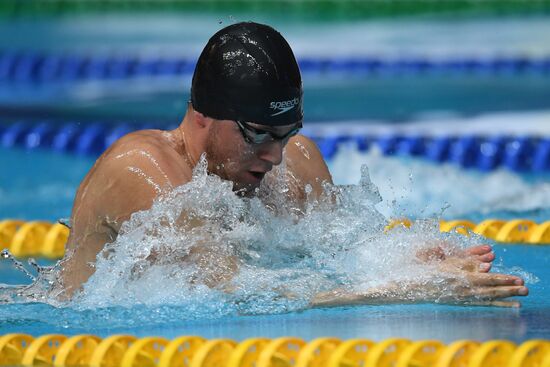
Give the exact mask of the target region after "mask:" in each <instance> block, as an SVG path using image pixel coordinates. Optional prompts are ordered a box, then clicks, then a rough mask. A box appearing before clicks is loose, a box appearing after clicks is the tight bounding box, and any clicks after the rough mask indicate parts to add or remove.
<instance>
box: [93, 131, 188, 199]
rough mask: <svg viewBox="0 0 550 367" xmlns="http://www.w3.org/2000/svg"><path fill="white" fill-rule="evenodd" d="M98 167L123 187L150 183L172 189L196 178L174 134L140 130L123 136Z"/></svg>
mask: <svg viewBox="0 0 550 367" xmlns="http://www.w3.org/2000/svg"><path fill="white" fill-rule="evenodd" d="M96 166H97V168H96V170H99V171H100V172H101V176H104V177H109V180H110V181H111V182H112V183H116V182H118V183H119V186H120V187H124V186H128V185H129V184H136V183H137V184H139V182H135V181H146V182H147V183H148V185H147V186H151V187H155V188H161V189H162V190H165V189H167V190H169V189H172V188H174V187H176V186H180V185H182V184H184V183H186V182H187V181H189V180H190V178H191V176H192V170H191V168H190V167H189V165H188V164H187V163H186V161H185V160H184V159H183V157H182V154H181V152H179V151H178V146H177V142H176V140H175V138H174V136H173V133H172V132H170V131H163V130H140V131H136V132H132V133H130V134H127V135H125V136H123V137H121V138H120V139H118V140H117V141H116V142H115V143H113V145H112V146H111V147H109V149H108V150H107V151H105V153H103V155H102V156H101V157H100V158H99V159H98V161H97V162H96ZM155 190H156V191H158V190H157V189H155Z"/></svg>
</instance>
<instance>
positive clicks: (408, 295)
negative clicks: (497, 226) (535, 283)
mask: <svg viewBox="0 0 550 367" xmlns="http://www.w3.org/2000/svg"><path fill="white" fill-rule="evenodd" d="M516 280H517V278H516V277H513V276H509V275H504V274H492V273H477V274H476V275H475V276H474V277H472V278H471V279H469V282H470V285H468V286H455V285H449V289H441V288H440V287H433V286H430V285H426V284H425V283H415V282H408V283H405V282H401V283H391V284H388V285H385V286H381V287H376V288H373V289H369V290H367V291H364V292H360V293H359V292H353V291H349V290H345V289H334V290H331V291H328V292H323V293H319V294H317V295H316V296H315V297H313V299H312V300H311V301H310V307H312V308H325V307H339V306H353V305H383V304H407V303H422V302H436V303H441V304H463V305H473V306H498V307H519V306H520V304H519V302H517V301H511V300H505V299H506V298H508V297H515V296H526V295H527V294H528V290H527V288H526V287H524V286H523V285H516V284H517V283H516Z"/></svg>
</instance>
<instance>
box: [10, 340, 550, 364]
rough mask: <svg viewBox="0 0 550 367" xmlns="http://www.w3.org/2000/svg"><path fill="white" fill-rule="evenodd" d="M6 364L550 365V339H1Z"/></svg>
mask: <svg viewBox="0 0 550 367" xmlns="http://www.w3.org/2000/svg"><path fill="white" fill-rule="evenodd" d="M0 366H28V367H30V366H54V367H65V366H71V367H84V366H90V367H119V366H120V367H176V366H185V367H291V366H292V367H382V366H395V367H410V366H419V367H420V366H425V367H450V366H464V367H482V366H487V367H493V366H494V367H497V366H498V367H535V366H536V367H550V340H543V339H534V340H528V341H525V342H523V343H522V344H520V345H517V344H515V343H513V342H511V341H508V340H490V341H487V342H484V343H480V342H478V341H474V340H458V341H455V342H453V343H451V344H448V345H446V344H444V343H443V342H441V341H438V340H419V341H412V340H409V339H404V338H390V339H386V340H382V341H379V342H374V341H372V340H369V339H351V340H340V339H338V338H333V337H322V338H317V339H314V340H311V341H309V342H306V341H304V340H303V339H300V338H295V337H280V338H276V339H267V338H250V339H246V340H243V341H241V342H236V341H235V340H232V339H211V340H208V339H204V338H202V337H199V336H181V337H178V338H175V339H173V340H169V339H166V338H163V337H154V336H149V337H143V338H139V339H138V338H136V337H134V336H130V335H112V336H109V337H106V338H104V339H102V338H99V337H97V336H95V335H88V334H84V335H75V336H71V337H69V336H65V335H60V334H47V335H42V336H39V337H36V338H35V337H33V336H30V335H27V334H7V335H3V336H0Z"/></svg>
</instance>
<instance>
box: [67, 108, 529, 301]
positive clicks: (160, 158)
mask: <svg viewBox="0 0 550 367" xmlns="http://www.w3.org/2000/svg"><path fill="white" fill-rule="evenodd" d="M257 126H258V127H261V124H260V125H257ZM294 126H295V125H294V124H290V125H287V126H281V127H276V128H273V127H264V128H265V129H266V130H270V131H272V132H274V133H275V134H276V135H279V136H281V135H283V134H285V133H286V132H287V131H290V130H292V128H293V127H294ZM283 149H284V155H283ZM203 153H206V157H207V160H208V171H209V172H211V173H214V174H217V175H219V176H220V177H222V178H224V179H226V180H229V181H232V182H233V183H234V190H235V191H236V192H237V193H238V194H240V195H246V196H251V195H254V190H255V189H256V188H257V187H259V185H260V183H261V182H262V180H263V179H264V176H265V175H266V174H267V173H268V172H270V171H271V170H272V168H273V167H274V166H277V165H279V164H281V163H282V162H283V160H284V162H285V164H286V167H287V171H286V172H287V176H286V179H287V180H288V182H289V187H290V191H289V192H288V200H289V201H290V202H291V203H290V205H296V206H300V205H302V204H303V202H304V200H305V197H306V194H305V191H304V187H305V186H306V185H308V184H309V185H310V186H311V188H312V193H311V194H310V195H314V196H315V195H320V194H321V193H322V183H323V182H325V181H326V182H332V179H331V176H330V173H329V171H328V168H327V165H326V163H325V161H324V160H323V157H322V155H321V154H320V152H319V149H318V148H317V147H316V146H315V144H314V143H313V142H312V141H310V140H309V139H307V138H306V137H304V136H301V135H297V136H294V137H292V138H290V140H288V141H269V142H265V143H262V144H258V145H252V144H249V143H247V142H246V141H245V140H244V138H243V136H242V134H241V132H240V130H239V128H238V126H237V124H236V123H235V122H234V121H230V120H215V119H211V118H209V117H207V116H204V115H202V114H201V113H199V112H197V111H194V110H193V108H192V107H191V106H190V107H189V109H188V111H187V113H186V116H185V118H184V120H183V121H182V123H181V125H180V126H179V127H178V128H177V129H175V130H172V131H161V130H143V131H138V132H134V133H131V134H128V135H126V136H124V137H122V138H121V139H119V140H118V141H117V142H115V143H114V144H113V145H112V146H111V147H110V148H109V149H108V150H107V151H106V152H105V153H104V154H103V155H102V156H101V157H100V158H99V159H98V160H97V161H96V163H95V164H94V166H93V167H92V169H91V170H90V172H88V174H87V175H86V177H85V178H84V180H83V181H82V183H81V184H80V187H79V188H78V191H77V194H76V197H75V200H74V204H73V211H72V216H71V224H72V229H71V234H70V237H69V241H68V244H67V255H66V256H65V258H64V259H63V262H62V271H61V274H60V281H61V289H62V290H61V297H70V296H71V295H72V294H73V293H74V292H75V291H76V290H78V289H79V288H80V287H81V285H82V284H83V283H84V282H86V281H87V280H88V278H89V277H90V276H91V275H92V274H93V272H94V268H93V264H94V263H95V260H96V256H97V255H98V253H99V252H100V251H101V250H102V249H103V246H104V245H105V244H106V243H110V242H113V241H114V240H115V239H116V237H117V235H118V232H119V230H120V227H121V225H122V223H123V222H124V221H126V220H128V219H129V218H130V215H131V214H132V213H135V212H137V211H141V210H146V209H149V208H150V207H151V205H152V203H153V201H154V199H155V198H157V197H158V196H159V195H162V194H163V193H165V192H169V191H171V190H172V189H174V188H175V187H177V186H180V185H183V184H185V183H187V182H189V181H190V180H191V177H192V170H193V167H194V166H195V165H196V164H197V162H198V160H199V157H200V156H201V155H202V154H203ZM292 202H293V203H292ZM192 255H194V256H190V258H189V259H187V261H197V262H199V263H201V262H204V263H205V264H206V263H209V262H210V261H209V260H208V258H209V257H212V256H215V254H213V253H211V252H209V251H208V246H207V244H203V246H202V247H201V248H200V249H197V251H196V253H195V254H192ZM418 259H419V260H420V261H427V262H430V261H432V262H433V261H436V262H438V263H439V264H440V266H441V268H442V270H444V271H446V272H448V273H449V274H451V279H449V282H451V283H452V282H453V279H455V278H457V279H458V278H460V279H463V278H466V279H467V280H468V282H469V286H468V287H465V288H460V289H458V288H457V295H456V298H454V299H452V300H450V301H456V302H462V301H470V302H473V301H476V302H482V303H487V302H488V303H490V304H493V305H498V306H515V305H516V304H517V303H515V302H507V301H498V300H499V299H501V298H506V297H510V296H518V295H526V294H527V288H525V287H524V286H523V280H521V279H520V278H518V277H515V276H508V275H502V274H493V273H488V271H489V269H490V266H491V262H492V261H493V260H494V254H493V253H492V250H491V248H490V246H487V245H481V246H477V247H473V248H470V249H468V250H466V251H464V252H462V253H460V254H454V255H452V256H449V255H445V253H444V251H442V250H441V249H440V248H439V247H437V246H436V247H434V249H433V250H429V251H427V252H424V253H419V254H418ZM216 260H217V262H218V264H219V263H220V259H216ZM221 260H222V261H226V262H227V265H226V266H221V268H223V269H225V273H224V274H212V276H211V277H209V278H208V279H206V280H205V282H206V284H207V285H211V286H215V285H216V284H218V283H220V282H224V281H226V280H228V279H230V278H231V274H232V273H234V272H236V271H238V269H237V267H236V265H235V262H234V261H233V259H230V258H228V259H221ZM214 271H215V270H214ZM453 276H454V277H455V278H453ZM428 293H429V292H428ZM431 293H433V294H435V295H437V290H431ZM432 298H435V296H433V297H432ZM398 299H399V294H398V292H397V288H394V289H392V288H391V285H390V286H389V288H387V289H385V290H378V291H377V290H373V291H372V292H369V294H363V295H359V294H344V293H341V292H340V293H339V290H335V291H334V292H333V293H330V292H329V293H327V294H323V295H319V296H318V297H317V298H315V299H314V300H312V306H314V307H315V306H334V305H342V304H356V303H363V304H364V303H377V302H391V301H396V300H398ZM426 300H431V299H426Z"/></svg>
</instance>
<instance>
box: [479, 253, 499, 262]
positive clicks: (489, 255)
mask: <svg viewBox="0 0 550 367" xmlns="http://www.w3.org/2000/svg"><path fill="white" fill-rule="evenodd" d="M477 259H478V260H479V261H481V262H487V263H488V262H491V261H493V260H494V259H495V253H494V252H489V253H487V254H483V255H478V256H477Z"/></svg>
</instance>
